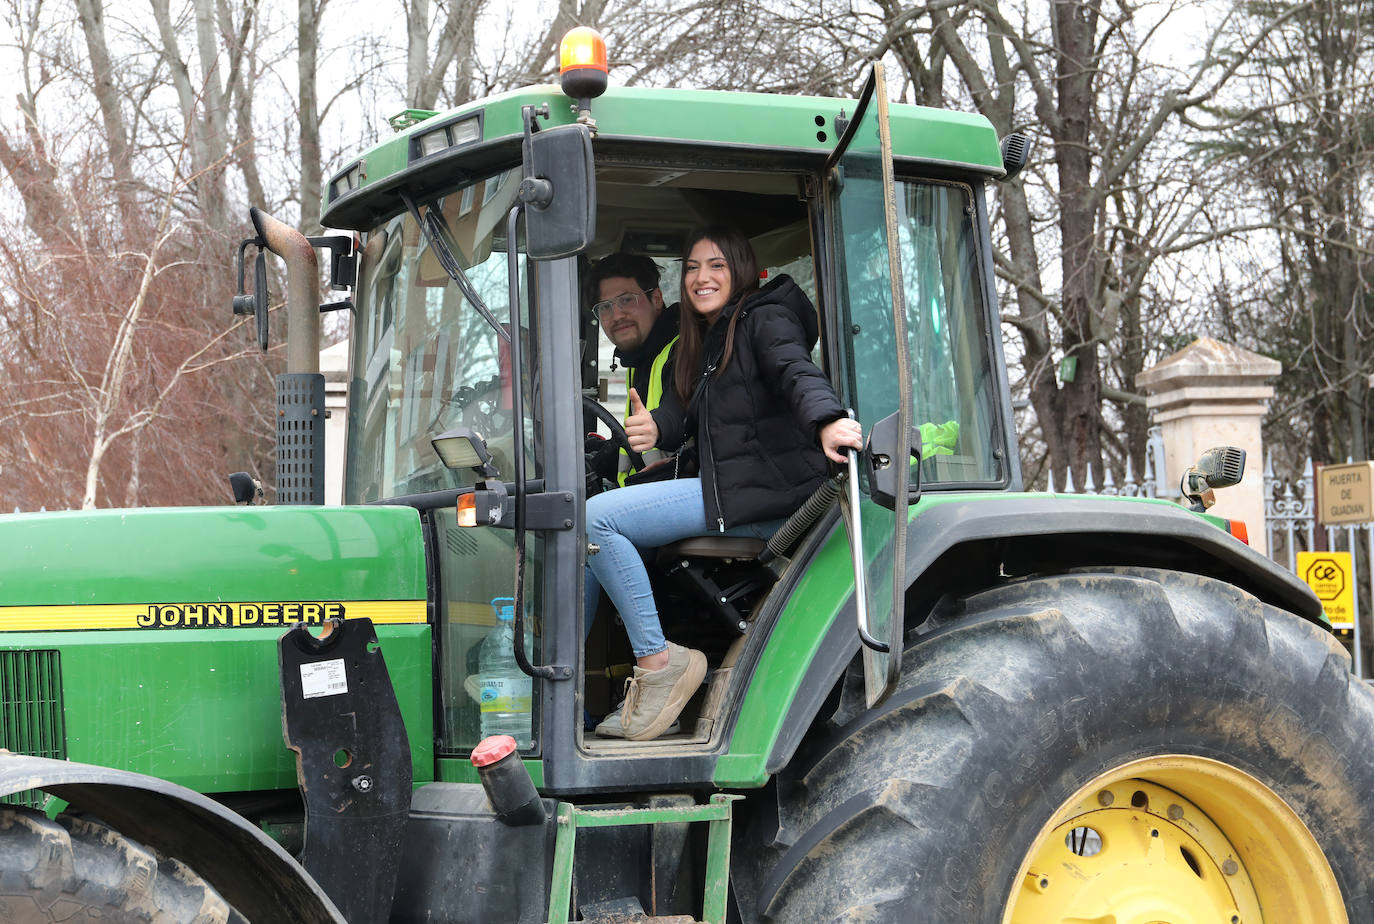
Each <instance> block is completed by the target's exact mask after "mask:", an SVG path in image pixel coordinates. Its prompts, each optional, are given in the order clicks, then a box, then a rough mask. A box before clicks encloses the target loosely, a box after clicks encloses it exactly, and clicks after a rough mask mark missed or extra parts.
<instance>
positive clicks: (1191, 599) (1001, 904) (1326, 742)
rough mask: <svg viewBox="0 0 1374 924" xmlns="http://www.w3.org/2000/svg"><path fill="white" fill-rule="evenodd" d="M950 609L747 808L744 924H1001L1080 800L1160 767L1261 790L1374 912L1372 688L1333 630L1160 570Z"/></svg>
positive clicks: (1366, 911) (1347, 899) (855, 690)
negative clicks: (1046, 835) (872, 703)
mask: <svg viewBox="0 0 1374 924" xmlns="http://www.w3.org/2000/svg"><path fill="white" fill-rule="evenodd" d="M953 609H954V612H953V616H952V618H949V619H946V620H944V623H943V625H941V627H939V628H938V629H935V630H934V631H928V632H926V633H925V634H924V635H921V636H919V637H917V638H916V639H915V641H914V644H911V645H910V647H908V649H907V651H906V652H905V655H904V663H903V670H902V681H901V685H900V687H899V689H898V691H897V692H896V693H894V694H893V696H892V697H891V698H890V699H889V700H888V701H887V702H885V703H883V704H880V705H879V707H878V708H876V709H875V710H872V711H864V710H863V708H862V701H861V695H862V693H861V685H860V683H859V681H858V680H857V678H856V677H854V676H853V671H852V670H851V676H850V677H849V678H847V680H846V683H845V685H844V692H843V694H842V696H841V698H840V700H839V705H838V706H837V707H836V709H835V713H834V716H833V718H832V719H831V720H829V721H828V722H824V723H821V724H820V725H819V726H817V727H816V728H814V729H813V730H812V732H810V733H808V736H807V739H806V740H805V741H804V742H803V745H802V747H801V749H800V750H799V752H798V754H797V755H796V757H795V758H794V760H793V763H792V765H791V766H790V767H788V768H787V769H786V770H785V771H784V772H783V773H781V774H779V776H778V777H777V779H776V780H775V781H774V783H773V785H772V790H771V791H772V793H773V795H774V796H775V800H776V801H775V802H773V801H772V800H770V801H768V803H767V808H766V810H763V811H759V810H755V811H754V812H753V813H752V814H750V815H749V816H747V817H746V818H745V820H744V824H743V826H742V828H743V831H742V834H741V837H740V842H739V843H737V845H736V849H735V851H734V857H735V864H734V870H733V873H734V880H735V887H736V892H737V899H738V902H739V906H740V910H741V917H742V918H743V919H744V920H745V921H755V920H757V921H765V922H776V924H817V922H859V921H863V922H888V921H891V922H904V924H905V922H936V924H949V922H961V924H964V922H967V924H982V922H987V924H1002V922H1003V921H1004V920H1005V919H1004V910H1005V909H1006V907H1007V903H1008V900H1009V898H1012V899H1014V898H1015V895H1016V894H1017V893H1015V892H1014V891H1013V886H1015V887H1016V888H1017V889H1020V888H1021V887H1022V886H1021V884H1022V881H1023V880H1024V879H1025V874H1026V868H1027V867H1026V864H1027V862H1028V860H1027V857H1028V856H1029V854H1028V851H1031V850H1032V847H1033V846H1034V845H1035V844H1043V843H1044V842H1045V841H1044V839H1043V836H1042V832H1043V831H1046V830H1049V828H1048V827H1047V825H1048V823H1049V821H1050V819H1052V818H1054V817H1056V813H1057V812H1061V811H1062V809H1063V806H1064V805H1065V804H1067V800H1071V799H1072V798H1073V797H1074V795H1075V793H1079V792H1081V791H1083V787H1085V786H1086V785H1088V784H1089V782H1090V781H1095V780H1097V779H1099V778H1101V777H1102V775H1103V774H1109V773H1110V772H1111V771H1112V770H1113V768H1121V767H1126V766H1127V765H1130V766H1135V765H1136V764H1135V763H1133V762H1144V763H1146V764H1148V763H1150V761H1151V759H1155V760H1156V761H1161V760H1165V759H1166V758H1162V757H1156V756H1157V755H1193V756H1195V757H1196V758H1203V759H1209V760H1212V761H1219V762H1221V763H1222V764H1224V765H1226V767H1228V768H1236V769H1237V770H1240V771H1243V772H1244V773H1245V774H1249V775H1250V777H1253V778H1254V779H1256V780H1258V781H1260V782H1262V783H1263V784H1264V786H1265V787H1268V789H1269V790H1272V792H1273V794H1275V795H1277V796H1278V797H1279V798H1280V799H1281V800H1282V803H1286V805H1287V806H1288V807H1289V808H1291V809H1292V811H1293V812H1294V813H1296V816H1297V817H1298V818H1299V819H1301V822H1302V823H1303V824H1305V825H1306V830H1307V832H1310V836H1311V841H1313V842H1315V844H1316V845H1320V850H1319V851H1314V853H1315V855H1316V856H1317V858H1318V861H1320V855H1321V853H1324V854H1325V858H1326V861H1327V862H1328V863H1329V866H1330V870H1331V873H1332V874H1333V876H1334V881H1335V882H1336V883H1338V884H1339V891H1340V896H1339V897H1338V898H1332V899H1331V901H1332V902H1333V903H1334V904H1336V905H1340V904H1341V903H1342V902H1343V904H1344V909H1345V913H1346V915H1347V916H1348V918H1349V921H1350V922H1366V921H1374V892H1372V891H1371V890H1374V799H1370V798H1369V794H1370V793H1374V751H1371V748H1374V695H1372V694H1371V691H1370V688H1369V687H1368V686H1367V685H1366V684H1365V683H1363V682H1361V681H1359V680H1357V679H1355V678H1354V677H1353V676H1352V675H1351V673H1350V666H1349V663H1350V662H1349V657H1348V656H1347V654H1346V652H1345V651H1344V649H1342V648H1341V647H1340V645H1339V644H1338V643H1337V642H1336V641H1335V640H1334V639H1333V638H1332V637H1331V636H1330V635H1329V634H1328V633H1327V632H1325V631H1323V630H1322V629H1320V628H1319V627H1317V626H1314V625H1312V624H1310V623H1307V622H1305V621H1303V620H1301V619H1299V618H1298V617H1296V616H1293V615H1292V614H1289V613H1286V612H1283V611H1280V610H1278V609H1275V608H1274V607H1272V606H1268V605H1266V604H1263V603H1261V602H1259V601H1258V600H1256V599H1255V598H1254V597H1251V596H1250V595H1248V594H1246V593H1244V592H1242V591H1240V590H1238V589H1236V588H1235V587H1232V586H1230V585H1228V584H1225V583H1222V582H1219V581H1216V580H1211V579H1208V578H1203V577H1198V576H1195V575H1190V574H1180V573H1175V572H1165V571H1155V570H1147V569H1107V570H1104V569H1096V570H1094V571H1084V572H1075V573H1069V574H1064V575H1057V576H1051V577H1039V578H1034V579H1027V580H1022V581H1017V582H1013V583H1009V584H1006V585H1003V586H1000V587H997V588H995V589H991V590H988V591H985V592H982V593H979V594H977V595H974V596H972V597H969V598H967V599H965V600H963V601H960V602H959V604H958V605H956V606H955V607H954V608H953ZM1200 762H1201V761H1200ZM1238 775H1239V774H1238ZM774 807H775V808H776V810H774ZM1298 828H1299V829H1301V825H1299V826H1298ZM1061 836H1062V835H1061ZM1037 838H1040V839H1039V840H1037ZM1017 910H1018V912H1019V910H1020V909H1019V907H1018V909H1017ZM1228 916H1229V915H1228ZM1337 916H1339V915H1337ZM1041 919H1042V918H1039V917H1035V918H1034V920H1041ZM1058 919H1059V918H1058V917H1055V918H1054V920H1058ZM1092 919H1093V920H1097V918H1096V917H1094V918H1092ZM1112 919H1113V920H1115V918H1112ZM1127 919H1128V920H1135V918H1133V917H1129V916H1128V918H1127ZM1074 920H1079V918H1074ZM1151 920H1153V918H1151ZM1264 920H1266V921H1268V920H1271V916H1268V915H1266V916H1265V917H1264ZM1244 924H1256V922H1254V921H1252V920H1250V919H1249V918H1247V919H1245V921H1244Z"/></svg>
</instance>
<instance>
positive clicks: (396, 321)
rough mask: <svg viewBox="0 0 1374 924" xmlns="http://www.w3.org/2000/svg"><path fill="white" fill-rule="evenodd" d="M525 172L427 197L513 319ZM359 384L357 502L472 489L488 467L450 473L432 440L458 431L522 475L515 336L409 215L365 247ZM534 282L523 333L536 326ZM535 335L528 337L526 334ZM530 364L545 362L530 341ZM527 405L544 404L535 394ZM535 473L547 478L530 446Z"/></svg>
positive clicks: (353, 390)
mask: <svg viewBox="0 0 1374 924" xmlns="http://www.w3.org/2000/svg"><path fill="white" fill-rule="evenodd" d="M519 182H520V176H519V171H517V170H509V171H506V172H505V173H500V174H497V175H495V176H492V177H488V178H486V179H484V180H479V181H478V182H476V183H473V184H471V185H469V186H466V187H463V188H462V189H459V190H456V191H454V192H452V193H450V194H449V195H447V196H444V197H442V198H440V199H438V200H437V201H436V203H435V204H434V205H433V206H427V205H422V206H421V211H422V213H423V212H424V211H427V209H428V208H430V207H437V208H438V210H439V211H440V212H441V214H442V216H443V218H444V222H445V224H446V225H447V226H448V228H449V230H450V232H451V238H452V249H453V251H454V256H455V257H456V258H457V260H458V262H459V263H460V264H461V265H462V267H463V268H464V269H465V270H466V271H467V275H468V277H469V278H470V279H471V281H472V284H473V286H474V287H475V288H476V290H477V291H478V293H479V294H480V295H481V297H482V300H483V301H484V302H485V303H486V304H487V306H488V307H489V308H490V309H491V312H492V313H493V315H495V317H496V319H497V320H498V321H499V322H500V323H502V324H503V325H506V328H507V330H508V329H509V324H510V301H509V295H508V288H507V278H506V241H505V221H504V219H505V217H506V213H507V212H508V211H509V210H510V207H511V205H512V204H513V202H514V201H515V194H516V189H517V187H518V186H519ZM361 258H362V259H361V266H360V269H359V284H358V289H357V305H356V309H355V310H356V315H355V318H354V324H355V328H354V337H353V362H352V369H353V382H352V385H351V387H350V389H349V420H348V427H349V433H350V437H349V440H348V474H347V481H346V486H345V493H346V498H347V501H348V502H349V503H366V502H368V501H373V500H377V499H379V498H386V497H395V496H398V495H404V494H418V493H422V492H426V491H438V490H443V489H446V488H453V487H459V486H463V485H470V484H472V483H473V482H474V481H475V480H476V479H477V477H478V476H477V475H476V473H474V472H471V471H458V472H455V471H450V470H449V469H447V468H445V467H444V466H443V465H442V464H441V463H440V462H439V458H438V456H437V455H435V452H434V448H433V446H432V445H431V442H430V441H431V440H432V439H433V438H434V437H436V436H438V435H439V434H441V433H443V432H444V431H445V430H449V429H451V428H453V427H457V426H464V427H469V428H471V429H473V430H476V431H477V432H478V433H480V434H481V435H482V436H483V437H485V438H486V440H487V442H488V449H489V450H490V451H491V453H492V457H493V459H494V460H495V463H496V467H497V469H498V470H499V471H500V473H501V477H502V478H503V479H504V480H507V481H509V480H511V479H512V478H513V477H514V472H513V471H512V466H511V461H510V459H511V448H512V439H513V436H512V433H513V428H512V426H511V424H512V421H511V391H510V389H511V382H510V354H509V347H508V345H507V344H506V343H505V341H504V339H503V338H502V337H501V336H500V335H498V334H497V332H496V331H495V330H494V329H493V328H492V327H491V325H490V324H488V323H487V321H486V320H484V319H483V318H482V317H481V316H480V315H479V314H478V313H477V312H476V311H475V310H474V309H473V308H472V306H470V305H469V304H467V303H466V301H465V300H464V298H463V296H462V294H461V293H460V292H459V290H458V287H457V286H456V285H454V284H452V282H451V281H450V279H449V276H448V274H447V273H446V272H445V271H444V268H443V266H442V265H441V263H440V261H439V259H438V258H437V257H436V256H435V254H434V252H433V251H432V250H430V249H429V248H428V247H427V246H426V245H425V241H424V237H423V236H422V235H421V233H420V230H419V227H418V226H417V225H416V223H415V221H414V219H413V218H412V217H411V216H410V215H409V214H402V215H399V216H397V217H396V218H393V219H392V220H391V221H389V222H387V223H386V224H385V225H383V226H381V227H379V228H377V229H375V230H373V231H372V232H371V233H369V234H368V236H367V240H366V241H365V243H364V245H363V248H362V253H361ZM527 289H528V287H527V286H526V285H525V284H524V280H523V279H522V283H521V293H522V304H521V315H522V324H521V327H522V329H525V330H527V329H528V313H527V310H526V305H527V304H528V300H527V299H525V298H524V295H523V293H525V292H526V291H527ZM522 343H525V341H522ZM525 356H526V357H527V358H528V359H527V361H526V363H525V366H526V368H527V369H530V368H537V363H536V362H535V357H533V356H532V353H531V349H530V346H529V345H528V344H527V343H526V347H525ZM525 389H526V394H527V399H526V403H525V407H526V413H527V414H529V413H532V409H533V408H534V407H536V406H537V403H536V402H534V401H532V400H529V397H528V394H529V391H530V388H529V383H528V382H526V383H525ZM523 429H524V431H525V433H526V440H527V453H526V459H527V460H528V461H527V466H528V471H527V473H526V474H527V475H528V476H529V477H537V473H536V471H535V469H536V466H537V464H536V462H535V459H534V454H533V453H532V452H530V451H528V448H529V447H528V440H529V434H530V433H531V432H532V429H533V428H532V422H531V421H530V420H529V419H528V418H527V419H526V421H525V427H524V428H523Z"/></svg>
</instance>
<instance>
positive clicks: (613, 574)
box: [582, 478, 782, 658]
mask: <svg viewBox="0 0 1374 924" xmlns="http://www.w3.org/2000/svg"><path fill="white" fill-rule="evenodd" d="M780 525H782V521H781V520H770V521H768V522H766V523H746V524H742V525H740V526H734V527H731V528H730V529H728V530H726V532H725V535H727V536H752V537H753V538H756V539H767V538H768V537H769V536H771V535H773V533H774V532H776V531H777V528H778V527H779V526H780ZM714 535H720V533H719V532H718V531H717V530H715V529H712V524H710V523H707V522H706V504H705V502H704V501H703V500H702V496H701V479H700V478H679V479H676V480H674V481H657V482H654V483H652V484H632V485H627V486H626V487H623V488H617V489H615V490H614V491H607V492H605V493H603V494H598V495H596V496H595V497H592V498H590V499H588V501H587V541H588V542H590V543H592V544H594V545H596V546H599V547H600V551H599V552H597V553H596V554H595V555H589V556H588V557H587V579H586V584H585V592H584V595H583V610H582V612H583V619H584V620H586V622H587V623H588V624H590V623H591V619H592V616H593V614H595V612H596V601H597V595H598V592H599V590H600V588H602V587H604V588H605V589H606V595H607V596H609V597H610V598H611V602H612V603H613V604H615V608H616V611H617V612H619V613H620V620H621V622H623V623H625V631H626V633H627V634H628V635H629V636H630V647H631V648H632V649H633V650H634V653H635V657H636V658H644V657H648V656H649V655H653V654H658V653H659V652H661V651H665V650H666V649H667V648H668V642H667V640H665V639H664V638H663V627H662V626H661V625H660V624H659V621H658V607H657V606H656V605H655V604H654V592H653V589H652V588H651V587H650V586H649V573H648V571H646V570H645V568H644V558H643V555H642V550H647V549H652V548H657V547H658V546H662V545H668V544H670V543H673V542H677V541H678V540H679V539H686V538H687V537H689V536H714Z"/></svg>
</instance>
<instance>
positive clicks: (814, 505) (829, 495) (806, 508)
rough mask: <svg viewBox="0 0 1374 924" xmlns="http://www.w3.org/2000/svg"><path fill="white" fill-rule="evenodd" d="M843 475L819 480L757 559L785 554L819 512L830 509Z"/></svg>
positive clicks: (762, 561) (841, 484) (819, 514)
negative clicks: (818, 484) (816, 485)
mask: <svg viewBox="0 0 1374 924" xmlns="http://www.w3.org/2000/svg"><path fill="white" fill-rule="evenodd" d="M844 479H845V475H844V473H843V472H841V473H839V474H837V475H834V476H833V477H830V478H827V479H826V480H825V481H822V482H821V485H820V487H818V488H816V490H815V492H814V493H813V494H812V495H811V496H810V497H808V498H807V499H806V503H804V504H802V505H801V507H800V508H798V509H797V512H796V513H794V514H792V515H791V516H790V517H788V518H787V522H786V523H784V524H782V526H780V527H778V531H777V532H776V533H774V534H773V537H772V538H771V539H769V540H768V544H767V545H766V546H764V549H763V551H762V552H760V553H759V561H760V562H761V563H762V564H765V565H766V564H768V563H769V562H770V561H772V560H773V559H775V558H777V557H779V556H781V555H785V554H787V552H788V551H790V550H791V548H792V546H794V545H796V543H797V540H798V539H800V538H801V537H802V536H803V535H804V534H805V533H806V531H807V530H808V529H810V528H811V527H812V525H814V524H815V522H816V521H817V520H819V519H820V518H821V514H823V513H825V511H826V510H828V509H830V505H831V504H833V503H835V498H837V497H839V496H840V489H841V487H842V486H843V485H844Z"/></svg>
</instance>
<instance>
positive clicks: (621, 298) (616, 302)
mask: <svg viewBox="0 0 1374 924" xmlns="http://www.w3.org/2000/svg"><path fill="white" fill-rule="evenodd" d="M653 291H654V290H653V289H650V290H649V291H648V292H626V293H624V294H623V295H617V296H616V297H615V298H608V299H606V300H605V301H604V302H597V303H596V304H595V305H593V306H592V317H594V318H596V319H597V320H598V321H600V320H601V316H602V315H603V314H610V313H611V312H612V311H616V310H618V309H621V308H629V307H630V306H631V305H633V304H634V303H635V302H637V301H639V300H640V298H641V297H644V296H647V295H648V294H649V292H653Z"/></svg>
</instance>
